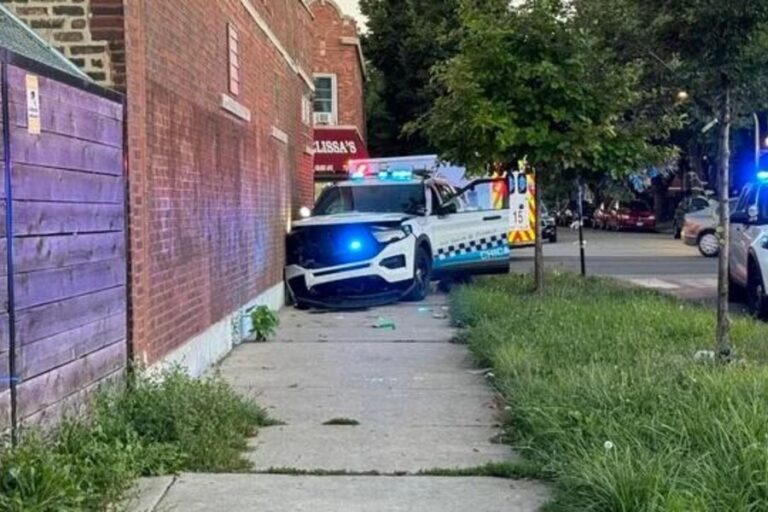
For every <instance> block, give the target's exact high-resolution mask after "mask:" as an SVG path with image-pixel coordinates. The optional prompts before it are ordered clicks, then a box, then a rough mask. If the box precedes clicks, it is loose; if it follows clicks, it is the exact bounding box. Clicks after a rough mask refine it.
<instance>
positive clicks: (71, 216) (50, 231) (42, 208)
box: [13, 201, 125, 236]
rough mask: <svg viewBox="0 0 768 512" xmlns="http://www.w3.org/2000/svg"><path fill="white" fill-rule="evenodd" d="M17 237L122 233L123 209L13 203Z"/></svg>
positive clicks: (75, 204)
mask: <svg viewBox="0 0 768 512" xmlns="http://www.w3.org/2000/svg"><path fill="white" fill-rule="evenodd" d="M13 213H14V219H13V233H14V235H15V236H29V235H56V234H63V233H89V232H90V233H93V232H102V231H122V230H123V229H124V228H125V226H124V221H123V214H124V212H123V206H122V205H112V204H103V205H101V204H99V205H93V204H77V203H38V202H24V201H14V202H13Z"/></svg>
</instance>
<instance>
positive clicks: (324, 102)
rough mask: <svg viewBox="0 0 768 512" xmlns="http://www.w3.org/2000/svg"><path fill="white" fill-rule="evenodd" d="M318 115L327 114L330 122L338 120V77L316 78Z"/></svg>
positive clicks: (315, 107) (315, 108)
mask: <svg viewBox="0 0 768 512" xmlns="http://www.w3.org/2000/svg"><path fill="white" fill-rule="evenodd" d="M314 110H315V113H316V114H325V115H327V116H328V117H329V119H328V122H329V123H333V122H334V121H335V118H336V76H335V75H316V76H315V102H314Z"/></svg>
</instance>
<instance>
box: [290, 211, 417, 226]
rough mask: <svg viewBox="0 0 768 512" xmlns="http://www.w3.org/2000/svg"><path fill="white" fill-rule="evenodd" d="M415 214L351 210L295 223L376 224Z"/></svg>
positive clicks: (309, 224)
mask: <svg viewBox="0 0 768 512" xmlns="http://www.w3.org/2000/svg"><path fill="white" fill-rule="evenodd" d="M413 217H414V216H413V215H408V214H407V213H362V212H349V213H337V214H334V215H318V216H317V217H310V218H308V219H303V220H300V221H296V222H294V223H293V227H294V228H305V227H311V226H339V225H343V224H376V223H395V222H403V221H405V220H408V219H411V218H413Z"/></svg>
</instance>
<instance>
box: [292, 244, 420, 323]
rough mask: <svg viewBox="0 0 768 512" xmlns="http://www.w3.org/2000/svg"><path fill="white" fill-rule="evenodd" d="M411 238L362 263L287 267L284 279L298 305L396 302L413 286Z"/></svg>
mask: <svg viewBox="0 0 768 512" xmlns="http://www.w3.org/2000/svg"><path fill="white" fill-rule="evenodd" d="M415 252H416V243H415V240H414V237H413V236H412V235H411V236H408V237H406V238H404V239H403V240H400V241H397V242H392V243H390V244H388V245H387V246H386V247H384V249H382V251H381V252H380V253H379V254H378V255H376V256H375V257H374V258H371V259H369V260H366V261H360V262H355V263H349V264H344V265H337V266H329V267H324V268H312V269H310V268H305V267H302V266H301V265H288V266H287V267H286V268H285V279H286V282H287V284H288V288H289V290H290V293H291V296H292V297H293V299H294V300H295V301H297V302H299V303H303V304H306V305H310V306H318V307H328V308H337V309H343V308H360V307H373V306H378V305H383V304H388V303H391V302H394V301H397V300H399V299H400V298H402V297H403V296H404V295H406V294H407V293H408V292H409V291H410V290H411V288H412V287H413V276H414V261H415V256H416V255H415Z"/></svg>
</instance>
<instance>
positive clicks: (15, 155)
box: [11, 128, 123, 176]
mask: <svg viewBox="0 0 768 512" xmlns="http://www.w3.org/2000/svg"><path fill="white" fill-rule="evenodd" d="M11 147H12V148H13V151H12V155H11V157H12V159H13V162H14V163H21V164H30V165H40V166H43V167H53V168H56V169H74V170H77V171H84V172H95V173H99V174H112V175H115V176H120V175H122V174H123V152H122V149H120V148H113V147H109V146H102V145H99V144H94V143H92V142H88V141H84V140H78V139H72V138H70V137H66V136H64V135H57V134H54V133H43V134H41V135H30V134H29V133H27V132H26V131H25V130H21V129H19V128H14V129H13V130H11Z"/></svg>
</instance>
